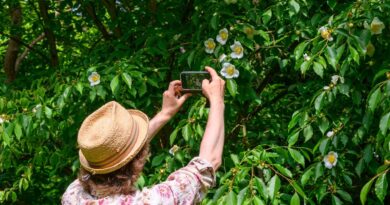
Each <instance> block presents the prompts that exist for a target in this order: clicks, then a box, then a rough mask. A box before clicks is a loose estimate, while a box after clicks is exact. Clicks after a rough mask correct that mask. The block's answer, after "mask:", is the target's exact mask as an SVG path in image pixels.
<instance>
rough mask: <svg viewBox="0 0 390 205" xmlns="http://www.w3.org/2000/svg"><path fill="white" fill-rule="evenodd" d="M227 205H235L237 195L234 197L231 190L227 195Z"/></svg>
mask: <svg viewBox="0 0 390 205" xmlns="http://www.w3.org/2000/svg"><path fill="white" fill-rule="evenodd" d="M227 204H228V205H237V195H236V193H234V191H233V190H232V191H230V192H229V193H228V197H227Z"/></svg>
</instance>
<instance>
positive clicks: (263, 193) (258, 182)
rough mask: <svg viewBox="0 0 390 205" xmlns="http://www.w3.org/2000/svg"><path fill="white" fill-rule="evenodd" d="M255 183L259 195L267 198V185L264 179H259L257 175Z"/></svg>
mask: <svg viewBox="0 0 390 205" xmlns="http://www.w3.org/2000/svg"><path fill="white" fill-rule="evenodd" d="M254 180H255V184H256V187H257V191H258V192H259V193H260V195H261V196H262V197H263V198H265V199H267V198H268V196H269V194H268V189H267V186H266V185H265V183H264V181H263V180H262V179H260V178H259V177H255V179H254Z"/></svg>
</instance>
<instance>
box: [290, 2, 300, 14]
mask: <svg viewBox="0 0 390 205" xmlns="http://www.w3.org/2000/svg"><path fill="white" fill-rule="evenodd" d="M289 5H290V7H291V8H292V9H293V10H294V12H295V13H296V14H297V13H299V10H300V8H301V7H300V6H299V4H298V3H297V2H296V1H295V0H290V1H289Z"/></svg>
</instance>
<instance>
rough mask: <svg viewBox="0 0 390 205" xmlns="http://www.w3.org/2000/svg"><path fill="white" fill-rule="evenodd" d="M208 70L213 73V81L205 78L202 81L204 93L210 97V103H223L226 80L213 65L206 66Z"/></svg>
mask: <svg viewBox="0 0 390 205" xmlns="http://www.w3.org/2000/svg"><path fill="white" fill-rule="evenodd" d="M206 70H207V71H208V72H209V73H210V75H211V82H210V81H209V80H207V79H204V80H203V82H202V92H203V95H204V96H206V98H207V99H209V101H210V104H214V103H222V104H223V99H224V95H225V81H224V80H222V79H221V78H220V77H219V76H218V74H217V72H215V70H214V69H213V68H211V67H208V66H206Z"/></svg>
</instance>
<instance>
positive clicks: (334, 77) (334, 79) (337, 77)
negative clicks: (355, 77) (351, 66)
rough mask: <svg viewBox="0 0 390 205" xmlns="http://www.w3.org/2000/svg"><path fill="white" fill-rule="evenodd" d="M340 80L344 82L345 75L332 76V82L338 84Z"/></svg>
mask: <svg viewBox="0 0 390 205" xmlns="http://www.w3.org/2000/svg"><path fill="white" fill-rule="evenodd" d="M339 80H340V82H341V83H344V77H341V76H339V75H333V76H332V80H331V81H332V83H333V85H337V82H338V81H339Z"/></svg>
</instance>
